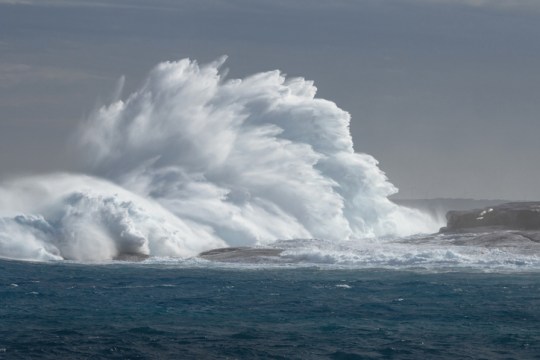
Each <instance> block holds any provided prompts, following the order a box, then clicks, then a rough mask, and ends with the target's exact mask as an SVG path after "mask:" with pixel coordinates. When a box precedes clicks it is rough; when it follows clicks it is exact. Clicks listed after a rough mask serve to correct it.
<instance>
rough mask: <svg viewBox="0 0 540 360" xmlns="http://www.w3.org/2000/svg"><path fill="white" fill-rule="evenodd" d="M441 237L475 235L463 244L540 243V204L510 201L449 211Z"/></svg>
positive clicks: (505, 244) (503, 244)
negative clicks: (461, 234)
mask: <svg viewBox="0 0 540 360" xmlns="http://www.w3.org/2000/svg"><path fill="white" fill-rule="evenodd" d="M446 220H447V225H446V226H445V227H443V228H441V229H440V233H442V234H452V233H454V234H460V233H476V234H478V235H477V236H475V237H472V238H467V240H463V241H464V243H463V244H462V245H484V246H487V247H491V246H516V245H520V244H521V245H523V244H529V245H535V246H534V247H535V248H536V245H537V244H540V202H510V203H505V204H500V205H496V206H491V207H485V208H483V209H474V210H465V211H449V212H448V213H447V214H446Z"/></svg>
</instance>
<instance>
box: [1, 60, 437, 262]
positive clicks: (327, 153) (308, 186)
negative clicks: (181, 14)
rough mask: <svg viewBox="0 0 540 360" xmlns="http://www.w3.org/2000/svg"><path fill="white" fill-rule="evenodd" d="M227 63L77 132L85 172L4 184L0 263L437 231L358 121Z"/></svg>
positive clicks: (163, 72) (176, 68)
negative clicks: (226, 68)
mask: <svg viewBox="0 0 540 360" xmlns="http://www.w3.org/2000/svg"><path fill="white" fill-rule="evenodd" d="M224 61H225V58H222V59H219V60H217V61H215V62H212V63H210V64H206V65H199V64H197V62H195V61H191V60H189V59H184V60H180V61H177V62H164V63H161V64H159V65H157V66H156V67H155V68H154V69H153V70H151V72H150V73H149V75H148V77H147V79H146V80H145V82H144V83H143V84H142V86H141V87H140V88H139V89H138V90H137V91H135V92H134V93H132V94H131V95H129V96H128V97H127V99H125V100H119V99H115V100H114V101H112V102H111V103H110V104H108V105H107V106H103V107H101V108H100V109H98V110H97V111H95V112H94V113H93V114H92V115H91V116H90V117H89V118H88V119H87V120H86V121H85V122H84V124H82V125H81V128H80V131H79V133H78V134H77V135H76V139H77V141H75V143H77V147H76V148H75V150H74V151H76V152H77V153H78V154H79V156H80V160H81V163H83V164H85V165H84V168H85V171H84V174H49V175H43V176H34V177H26V178H19V179H14V180H10V181H8V182H4V183H3V184H1V185H0V257H7V258H15V259H29V260H59V259H71V260H78V261H106V260H111V259H115V258H118V257H121V256H123V255H126V254H128V255H129V254H133V255H141V256H160V257H179V258H186V257H191V256H195V255H196V254H198V253H199V252H201V251H204V250H209V249H212V248H216V247H226V246H254V245H265V244H270V243H272V242H275V241H277V240H292V239H309V238H319V239H325V240H326V241H332V242H340V241H351V240H355V241H356V240H357V241H358V242H361V241H362V239H365V238H377V237H381V236H387V235H396V236H405V235H410V234H415V233H422V232H431V231H433V230H435V229H436V228H437V226H438V225H439V224H437V223H436V222H435V221H433V220H432V219H431V218H430V217H429V216H427V215H424V214H422V213H420V212H417V211H414V210H411V209H408V208H404V207H400V206H397V205H395V204H394V203H392V202H391V201H389V200H388V196H389V195H391V194H393V193H395V192H396V191H397V189H396V188H395V187H394V186H393V185H392V184H391V183H390V182H388V181H387V179H386V176H385V175H384V173H383V172H382V171H381V170H380V169H379V168H378V166H377V161H376V160H375V159H374V158H373V157H371V156H370V155H366V154H360V153H355V152H354V150H353V142H352V138H351V135H350V132H349V123H350V116H349V114H348V113H347V112H345V111H343V110H341V109H340V108H339V107H337V106H336V104H335V103H333V102H331V101H328V100H324V99H320V98H316V97H315V94H316V88H315V86H314V85H313V83H312V82H311V81H307V80H305V79H303V78H287V77H286V76H284V75H283V74H282V73H281V72H279V71H270V72H263V73H258V74H255V75H252V76H249V77H246V78H244V79H226V77H225V76H224V74H223V73H224V72H222V71H220V67H221V66H222V64H223V62H224Z"/></svg>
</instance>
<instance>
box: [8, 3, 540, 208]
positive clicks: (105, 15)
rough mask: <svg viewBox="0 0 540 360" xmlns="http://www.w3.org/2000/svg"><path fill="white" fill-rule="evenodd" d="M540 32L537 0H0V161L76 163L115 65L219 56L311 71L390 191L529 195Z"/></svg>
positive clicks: (55, 166)
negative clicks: (77, 137)
mask: <svg viewBox="0 0 540 360" xmlns="http://www.w3.org/2000/svg"><path fill="white" fill-rule="evenodd" d="M539 39H540V1H537V0H534V1H533V0H504V1H503V0H452V1H450V0H387V1H386V0H372V1H371V0H328V1H322V0H299V1H292V0H287V1H285V0H268V1H266V0H264V1H254V0H234V1H217V0H193V1H172V0H134V1H125V0H116V1H107V0H103V1H89V0H87V1H82V0H81V1H69V0H50V1H49V0H39V1H37V0H36V1H33V0H0V172H1V175H2V176H6V175H12V174H15V173H27V172H48V171H52V170H74V169H77V164H76V163H75V162H74V160H73V159H72V158H71V157H70V154H69V152H67V151H66V146H65V143H66V141H67V139H68V138H69V135H70V134H71V133H72V132H73V130H74V128H75V126H76V125H77V124H78V123H79V122H80V121H81V119H83V118H84V117H85V116H86V115H87V114H88V113H89V112H90V111H92V109H93V108H94V107H95V106H96V104H99V103H100V101H101V100H102V99H107V97H108V96H109V94H111V93H112V92H113V91H114V87H115V83H116V82H117V80H118V78H119V77H120V76H122V75H125V76H126V78H127V82H126V84H127V86H126V91H125V93H124V95H126V93H127V92H128V91H130V90H133V89H135V88H136V87H137V85H138V84H140V82H141V81H142V79H143V77H144V75H145V74H146V72H147V71H148V70H149V69H150V68H151V67H152V66H154V65H155V64H156V63H158V62H160V61H164V60H175V59H180V58H183V57H190V58H194V59H198V60H199V61H200V62H207V61H210V60H213V59H215V58H217V57H218V56H220V55H223V54H227V55H229V60H228V62H227V65H226V66H227V67H228V68H229V69H230V73H229V77H240V76H245V75H248V74H251V73H254V72H259V71H266V70H273V69H280V70H282V71H284V72H285V73H287V74H288V75H291V76H304V77H306V78H309V79H312V80H314V81H315V84H316V85H317V87H318V89H319V92H318V96H320V97H324V98H327V99H329V100H333V101H335V102H336V103H337V104H338V106H340V107H341V108H343V109H345V110H347V111H349V112H350V113H351V115H352V125H351V127H352V129H351V131H352V134H353V138H354V141H355V149H356V151H359V152H367V153H369V154H372V155H374V156H375V157H376V158H377V159H378V160H379V161H380V167H381V168H382V169H383V170H384V171H385V172H386V173H387V175H388V177H389V178H390V180H391V181H392V182H393V183H394V184H395V185H396V186H397V187H398V188H400V190H401V191H400V197H402V198H433V197H471V198H492V199H493V198H502V199H515V200H540V156H539V155H540V141H539V136H540V41H539Z"/></svg>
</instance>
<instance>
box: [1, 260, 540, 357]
mask: <svg viewBox="0 0 540 360" xmlns="http://www.w3.org/2000/svg"><path fill="white" fill-rule="evenodd" d="M539 294H540V281H539V280H538V273H523V272H517V273H516V272H514V273H481V272H478V271H476V272H471V271H470V272H438V273H433V272H432V273H428V272H425V271H397V270H377V269H356V270H351V269H349V270H343V269H342V270H338V269H334V270H331V269H323V268H317V267H306V268H295V269H286V268H276V269H271V268H266V269H262V268H259V269H253V268H251V269H250V268H242V267H238V268H236V269H235V268H229V269H226V268H216V269H212V268H208V267H202V268H193V267H192V268H185V267H183V268H182V267H178V266H172V265H151V264H122V265H118V264H117V265H81V264H70V263H65V262H63V263H20V262H12V261H0V302H1V304H2V306H1V307H0V318H1V319H2V320H1V324H2V325H1V326H0V358H6V359H12V358H13V359H16V358H44V359H52V358H92V359H96V358H171V359H179V358H254V357H258V358H287V359H289V358H293V359H294V358H298V359H317V358H321V359H325V358H333V359H357V358H358V359H361V358H399V359H420V358H448V359H458V358H460V359H464V358H475V359H476V358H485V359H497V358H500V359H509V358H520V359H525V358H540V326H539V325H538V324H540V296H539Z"/></svg>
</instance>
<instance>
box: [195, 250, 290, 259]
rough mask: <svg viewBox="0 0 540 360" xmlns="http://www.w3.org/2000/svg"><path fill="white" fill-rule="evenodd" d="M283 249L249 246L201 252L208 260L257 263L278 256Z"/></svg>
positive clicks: (201, 255)
mask: <svg viewBox="0 0 540 360" xmlns="http://www.w3.org/2000/svg"><path fill="white" fill-rule="evenodd" d="M282 252H283V249H271V248H249V247H230V248H222V249H213V250H209V251H205V252H202V253H200V254H199V256H200V257H201V258H203V259H206V260H213V261H221V262H248V263H256V262H259V261H261V260H265V259H266V260H268V258H275V257H278V256H279V255H280V254H281V253H282Z"/></svg>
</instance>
